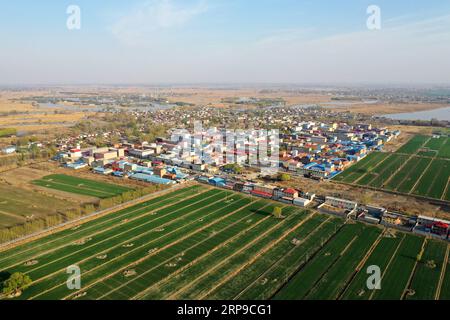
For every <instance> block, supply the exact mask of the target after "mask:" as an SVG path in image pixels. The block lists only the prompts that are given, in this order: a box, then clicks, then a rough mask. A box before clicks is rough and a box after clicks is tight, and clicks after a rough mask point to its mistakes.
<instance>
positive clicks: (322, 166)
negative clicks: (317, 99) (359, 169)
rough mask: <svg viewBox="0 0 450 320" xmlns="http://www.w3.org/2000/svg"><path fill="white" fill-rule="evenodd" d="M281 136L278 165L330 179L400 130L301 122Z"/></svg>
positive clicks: (311, 175)
mask: <svg viewBox="0 0 450 320" xmlns="http://www.w3.org/2000/svg"><path fill="white" fill-rule="evenodd" d="M290 131H291V132H290V133H288V134H284V135H283V136H282V141H283V144H284V150H286V151H285V152H284V153H283V154H282V158H281V167H283V168H284V169H285V170H286V171H291V172H294V173H297V174H299V175H302V176H306V177H311V178H318V179H330V178H333V177H334V176H336V175H337V174H339V173H341V172H343V171H344V170H345V169H346V168H347V167H348V166H350V165H351V164H353V163H355V162H358V161H360V160H361V159H363V158H364V157H366V156H367V155H368V154H369V153H370V152H371V151H376V150H381V149H382V147H383V146H384V144H386V143H387V142H389V141H391V140H392V139H395V138H397V137H398V136H399V135H400V131H389V130H388V129H386V128H373V127H372V125H370V124H357V125H354V126H351V125H348V124H346V123H330V124H327V123H316V122H312V121H308V122H301V123H299V124H298V125H297V126H295V127H293V128H292V129H291V130H290Z"/></svg>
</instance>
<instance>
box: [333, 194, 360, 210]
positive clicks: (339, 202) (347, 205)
mask: <svg viewBox="0 0 450 320" xmlns="http://www.w3.org/2000/svg"><path fill="white" fill-rule="evenodd" d="M325 203H326V204H328V205H330V206H332V207H335V208H340V209H345V210H355V209H356V207H357V206H358V204H357V203H356V202H354V201H350V200H345V199H339V198H334V197H326V198H325Z"/></svg>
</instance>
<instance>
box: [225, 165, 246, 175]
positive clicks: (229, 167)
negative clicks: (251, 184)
mask: <svg viewBox="0 0 450 320" xmlns="http://www.w3.org/2000/svg"><path fill="white" fill-rule="evenodd" d="M222 170H224V171H227V172H232V173H236V174H239V173H242V170H243V168H242V167H241V166H240V165H238V164H236V163H229V164H226V165H224V166H223V167H222Z"/></svg>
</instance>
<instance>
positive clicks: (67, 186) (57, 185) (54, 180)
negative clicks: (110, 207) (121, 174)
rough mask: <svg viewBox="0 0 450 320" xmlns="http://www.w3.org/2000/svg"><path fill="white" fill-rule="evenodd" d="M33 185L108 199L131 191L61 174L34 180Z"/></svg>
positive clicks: (113, 185) (109, 184)
mask: <svg viewBox="0 0 450 320" xmlns="http://www.w3.org/2000/svg"><path fill="white" fill-rule="evenodd" d="M33 184H35V185H37V186H40V187H46V188H50V189H56V190H60V191H65V192H70V193H77V194H81V195H87V196H92V197H97V198H101V199H103V198H110V197H113V196H116V195H119V194H121V193H124V192H127V191H130V190H132V189H130V188H128V187H124V186H119V185H115V184H111V183H105V182H99V181H94V180H88V179H82V178H77V177H73V176H68V175H63V174H53V175H49V176H46V177H43V178H42V179H39V180H34V181H33Z"/></svg>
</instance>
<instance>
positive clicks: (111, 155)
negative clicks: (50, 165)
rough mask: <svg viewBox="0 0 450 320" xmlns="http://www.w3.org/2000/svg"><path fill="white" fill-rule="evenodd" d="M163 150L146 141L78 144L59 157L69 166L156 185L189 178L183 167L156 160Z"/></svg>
mask: <svg viewBox="0 0 450 320" xmlns="http://www.w3.org/2000/svg"><path fill="white" fill-rule="evenodd" d="M159 153H161V146H160V145H157V144H155V143H152V144H147V143H144V144H143V145H140V146H139V147H137V146H135V145H133V144H128V143H122V144H118V145H115V146H114V147H103V148H96V147H89V148H83V149H81V148H80V147H79V146H78V147H76V148H71V149H69V150H67V151H63V152H60V153H58V155H57V156H56V157H55V160H58V161H60V162H61V163H63V164H64V166H65V167H67V168H69V169H74V170H79V169H83V168H87V167H90V168H91V169H92V172H94V173H97V174H102V175H113V176H116V177H122V178H129V179H133V180H139V181H144V182H149V183H155V184H165V185H168V184H175V183H183V182H185V181H186V180H187V179H189V175H188V174H187V173H185V172H183V171H182V170H181V169H180V168H178V167H174V166H167V165H165V164H164V163H163V162H162V161H159V160H156V157H157V155H158V154H159ZM150 155H151V156H152V159H153V160H151V158H150Z"/></svg>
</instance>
